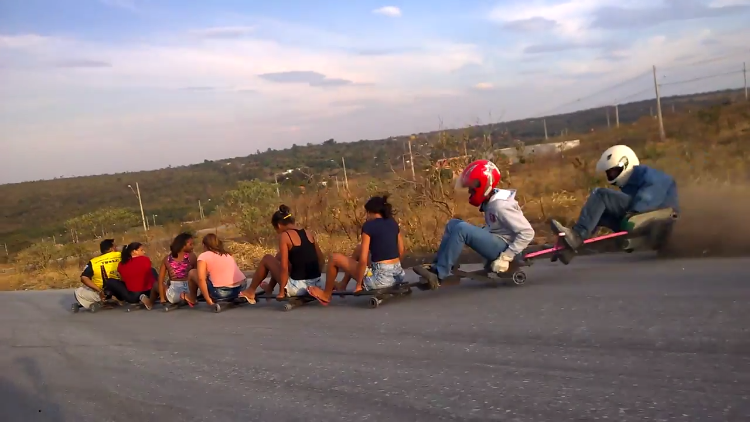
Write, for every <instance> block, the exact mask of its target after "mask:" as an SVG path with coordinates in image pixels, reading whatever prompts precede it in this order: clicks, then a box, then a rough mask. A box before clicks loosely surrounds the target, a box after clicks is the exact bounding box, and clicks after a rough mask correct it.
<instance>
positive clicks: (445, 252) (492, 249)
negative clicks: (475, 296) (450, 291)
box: [434, 218, 508, 280]
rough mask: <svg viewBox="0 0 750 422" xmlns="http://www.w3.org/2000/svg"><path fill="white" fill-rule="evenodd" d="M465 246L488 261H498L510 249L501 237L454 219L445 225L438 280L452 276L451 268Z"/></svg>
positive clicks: (439, 257) (436, 265)
mask: <svg viewBox="0 0 750 422" xmlns="http://www.w3.org/2000/svg"><path fill="white" fill-rule="evenodd" d="M464 245H466V246H468V247H470V248H471V249H473V250H474V251H476V252H477V253H478V254H479V255H481V256H482V257H483V258H484V259H486V260H488V261H494V260H496V259H497V257H498V256H500V254H501V253H503V251H505V249H507V248H508V244H507V243H505V241H504V240H503V239H502V238H500V237H499V236H495V235H494V234H492V233H490V232H489V231H487V230H484V229H482V228H481V227H477V226H475V225H473V224H469V223H467V222H465V221H462V220H458V219H455V218H454V219H452V220H451V221H449V222H448V224H446V225H445V231H444V232H443V239H442V240H441V241H440V247H439V248H438V251H437V257H436V258H435V262H434V264H435V269H436V270H437V274H438V279H440V280H443V279H445V278H446V277H448V276H449V275H450V274H451V268H453V265H454V263H455V262H456V261H457V260H458V257H459V256H461V251H462V250H463V248H464Z"/></svg>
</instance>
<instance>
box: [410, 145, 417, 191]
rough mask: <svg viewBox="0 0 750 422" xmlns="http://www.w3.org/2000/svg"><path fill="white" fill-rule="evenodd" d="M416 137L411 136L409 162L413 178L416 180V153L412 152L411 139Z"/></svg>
mask: <svg viewBox="0 0 750 422" xmlns="http://www.w3.org/2000/svg"><path fill="white" fill-rule="evenodd" d="M412 139H414V135H412V136H411V137H410V138H409V164H411V180H414V181H416V180H417V176H416V175H415V174H414V155H412V153H411V140H412Z"/></svg>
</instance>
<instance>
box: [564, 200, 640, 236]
mask: <svg viewBox="0 0 750 422" xmlns="http://www.w3.org/2000/svg"><path fill="white" fill-rule="evenodd" d="M630 200H631V198H630V196H628V195H626V194H624V193H622V192H618V191H616V190H614V189H606V188H596V189H594V190H593V191H591V195H589V197H588V199H587V200H586V204H585V205H584V206H583V208H582V209H581V214H580V215H579V217H578V222H577V223H576V224H575V226H573V230H575V231H576V233H578V234H579V235H580V236H581V239H588V238H589V237H590V236H591V234H592V233H594V230H596V228H597V227H600V226H601V227H606V228H608V229H612V230H614V231H619V230H620V224H621V223H622V220H623V218H625V214H626V213H627V211H628V206H630Z"/></svg>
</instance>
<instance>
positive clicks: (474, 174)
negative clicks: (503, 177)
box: [456, 160, 500, 207]
mask: <svg viewBox="0 0 750 422" xmlns="http://www.w3.org/2000/svg"><path fill="white" fill-rule="evenodd" d="M498 183H500V170H498V168H497V166H496V165H495V163H493V162H492V161H489V160H477V161H474V162H473V163H471V164H469V165H468V166H466V168H465V169H464V171H463V172H462V173H461V175H460V176H458V180H457V181H456V188H457V189H466V188H468V189H469V203H470V204H471V205H474V206H475V207H478V206H480V205H482V202H484V201H485V200H486V199H487V198H489V197H490V194H491V193H492V190H493V189H495V188H496V187H497V185H498Z"/></svg>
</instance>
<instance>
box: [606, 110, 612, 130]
mask: <svg viewBox="0 0 750 422" xmlns="http://www.w3.org/2000/svg"><path fill="white" fill-rule="evenodd" d="M606 110H607V129H610V128H611V126H610V125H609V107H606Z"/></svg>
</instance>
